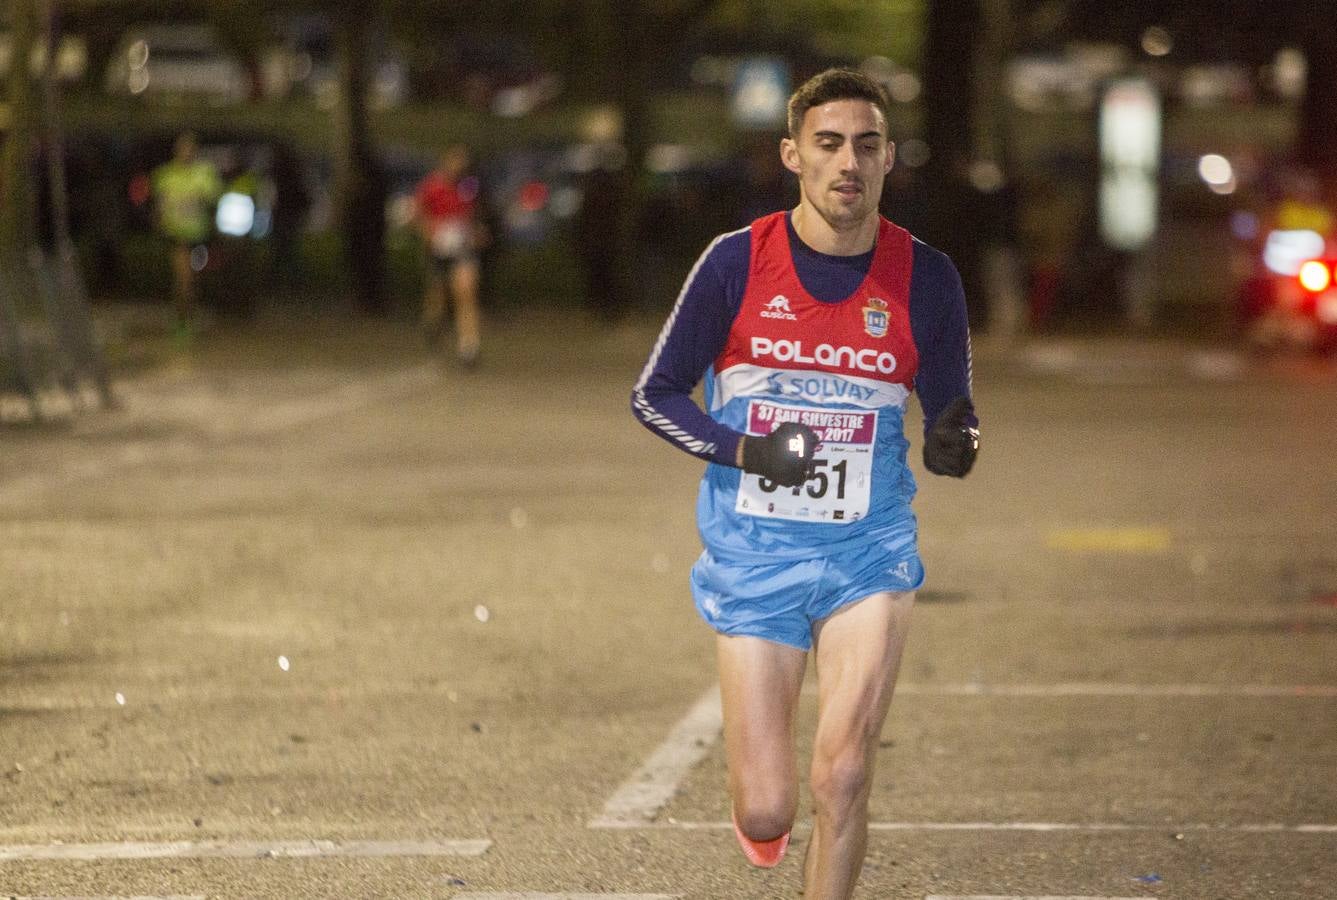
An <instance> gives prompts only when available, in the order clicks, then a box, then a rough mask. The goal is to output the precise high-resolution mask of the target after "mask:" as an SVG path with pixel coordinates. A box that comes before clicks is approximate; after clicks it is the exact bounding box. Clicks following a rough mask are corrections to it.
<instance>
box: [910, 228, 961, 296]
mask: <svg viewBox="0 0 1337 900" xmlns="http://www.w3.org/2000/svg"><path fill="white" fill-rule="evenodd" d="M910 245H912V247H913V254H915V255H913V263H912V267H910V305H912V306H920V308H923V306H941V305H951V301H952V300H953V298H956V297H959V296H960V294H961V275H960V273H957V270H956V263H953V262H952V258H951V257H949V255H947V254H945V253H943V251H941V250H939V249H937V247H933V246H931V245H928V243H924V242H923V241H920V239H919V238H915V237H912V238H910Z"/></svg>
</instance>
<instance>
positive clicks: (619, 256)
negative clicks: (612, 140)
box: [603, 0, 650, 319]
mask: <svg viewBox="0 0 1337 900" xmlns="http://www.w3.org/2000/svg"><path fill="white" fill-rule="evenodd" d="M619 11H620V13H621V14H622V15H624V16H625V19H624V20H623V22H622V27H621V28H620V29H619V31H618V35H617V41H618V44H617V47H618V53H617V57H616V58H617V61H618V66H617V70H616V71H617V74H616V76H615V79H616V80H615V82H614V83H615V84H617V99H618V106H620V107H621V109H622V145H623V147H624V148H625V149H626V153H627V156H626V165H624V166H623V167H622V170H621V173H620V174H621V185H620V190H619V191H618V194H619V196H620V197H621V199H622V203H621V210H620V213H619V215H618V217H617V224H616V227H615V228H614V229H613V230H614V234H613V235H611V237H612V240H613V245H614V255H613V259H614V265H613V281H614V283H613V292H612V294H613V297H614V298H615V300H616V303H617V306H616V308H615V309H611V310H605V311H603V312H604V314H605V315H606V316H607V317H608V318H609V319H617V318H620V317H621V316H622V315H624V314H626V313H628V312H630V311H631V310H633V309H635V308H636V307H637V306H638V305H639V304H640V301H641V299H642V292H641V284H642V283H643V275H644V273H643V272H641V271H640V270H639V268H638V266H637V265H636V263H637V261H638V260H639V259H641V254H640V253H638V252H637V249H638V244H639V240H638V233H639V231H640V227H641V219H642V215H643V212H644V209H645V195H644V185H645V174H644V173H645V158H646V154H647V152H648V151H649V149H650V86H649V84H648V80H649V72H648V71H647V69H646V65H645V61H646V57H647V56H648V55H649V50H648V48H647V46H646V43H647V42H646V37H647V30H646V24H645V9H644V3H643V2H642V0H623V2H622V3H621V4H620V6H619Z"/></svg>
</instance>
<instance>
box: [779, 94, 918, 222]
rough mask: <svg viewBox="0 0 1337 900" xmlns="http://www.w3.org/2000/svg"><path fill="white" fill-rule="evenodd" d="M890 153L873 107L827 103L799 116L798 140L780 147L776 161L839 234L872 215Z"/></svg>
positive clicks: (892, 156) (884, 126)
mask: <svg viewBox="0 0 1337 900" xmlns="http://www.w3.org/2000/svg"><path fill="white" fill-rule="evenodd" d="M895 149H896V148H895V145H894V144H892V143H891V142H890V141H888V140H887V122H886V119H885V118H883V116H882V111H881V110H879V109H878V108H877V107H876V106H874V105H873V104H872V103H869V102H868V101H867V100H853V99H851V100H833V101H831V102H830V103H824V104H822V105H821V106H814V107H812V108H811V109H809V110H808V111H807V112H806V113H804V115H803V127H802V128H801V129H800V131H799V135H798V138H797V139H796V140H794V139H790V138H785V139H784V140H783V141H782V142H781V144H780V158H781V159H782V160H783V161H784V164H785V167H786V168H788V169H789V170H790V171H791V172H793V173H794V174H796V175H798V178H799V188H800V190H801V192H802V195H803V199H804V200H805V201H806V202H807V203H809V204H811V205H812V206H813V207H814V208H815V209H816V210H817V212H818V213H819V214H820V215H821V216H822V218H823V219H825V220H826V221H827V222H828V223H829V224H830V225H831V227H832V228H833V229H835V230H837V231H843V230H846V229H849V228H854V227H858V226H859V225H862V224H864V223H866V222H867V221H868V218H869V217H870V216H875V215H877V204H878V200H879V199H880V198H881V197H882V181H883V179H884V178H886V175H887V173H888V172H889V171H891V164H892V162H893V160H894V159H895Z"/></svg>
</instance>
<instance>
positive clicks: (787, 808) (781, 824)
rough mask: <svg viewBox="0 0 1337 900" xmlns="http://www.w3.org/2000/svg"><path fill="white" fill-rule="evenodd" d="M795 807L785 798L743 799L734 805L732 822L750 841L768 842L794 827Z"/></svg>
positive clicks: (795, 805) (791, 801)
mask: <svg viewBox="0 0 1337 900" xmlns="http://www.w3.org/2000/svg"><path fill="white" fill-rule="evenodd" d="M796 807H797V803H796V802H795V801H794V800H792V799H790V798H786V797H779V796H777V797H769V798H761V797H754V798H747V797H743V798H740V801H736V802H735V804H734V821H735V822H736V823H737V824H738V828H739V830H740V831H742V832H743V834H745V835H747V836H748V838H749V839H750V840H754V841H769V840H773V839H775V838H778V837H779V836H780V835H782V834H784V833H785V832H787V831H789V830H790V829H791V828H793V827H794V814H795V813H796V812H797V809H796Z"/></svg>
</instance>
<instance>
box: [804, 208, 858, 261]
mask: <svg viewBox="0 0 1337 900" xmlns="http://www.w3.org/2000/svg"><path fill="white" fill-rule="evenodd" d="M793 221H794V231H795V232H797V233H798V236H799V239H800V240H801V241H803V243H805V244H807V245H808V246H809V247H811V248H812V249H814V250H816V251H817V252H818V253H826V254H828V255H830V256H857V255H859V254H860V253H867V252H868V251H869V250H872V249H873V244H874V243H876V242H877V228H878V215H877V212H876V211H874V212H873V213H871V214H870V215H868V216H865V217H864V218H863V219H860V220H859V221H858V222H854V223H850V224H849V225H848V226H841V227H837V226H835V225H832V224H831V223H830V222H828V221H827V220H826V219H825V218H824V217H823V216H822V214H821V213H819V212H818V211H817V209H816V207H814V206H813V205H812V204H810V203H808V201H807V200H806V199H801V200H799V205H798V206H797V207H795V208H794V217H793Z"/></svg>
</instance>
